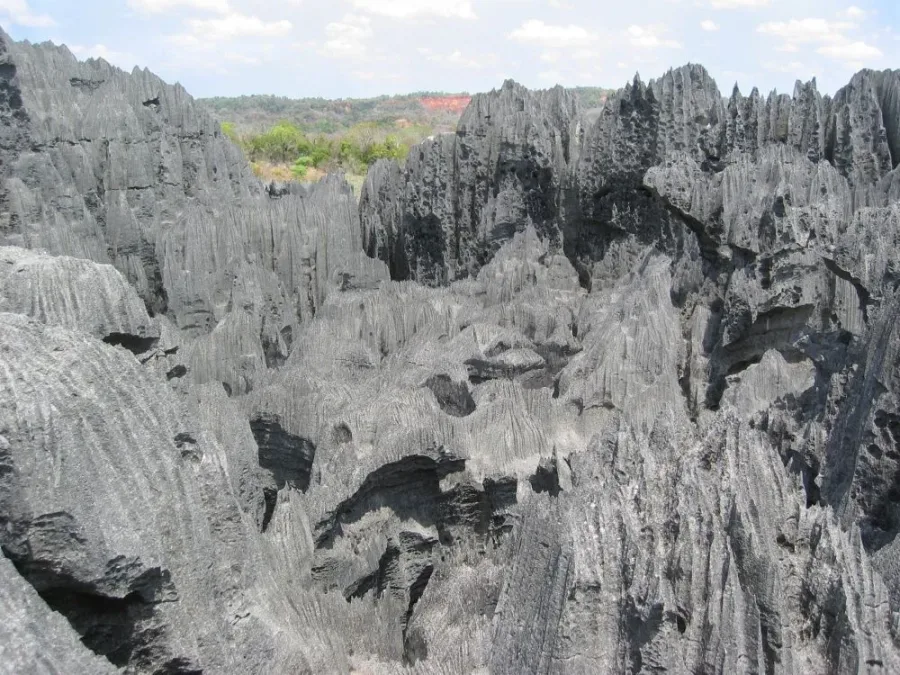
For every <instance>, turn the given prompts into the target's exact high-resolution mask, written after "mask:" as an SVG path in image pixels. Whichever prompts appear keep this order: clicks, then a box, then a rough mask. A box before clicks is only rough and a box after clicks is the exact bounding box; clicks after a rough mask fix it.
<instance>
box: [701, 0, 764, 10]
mask: <svg viewBox="0 0 900 675" xmlns="http://www.w3.org/2000/svg"><path fill="white" fill-rule="evenodd" d="M770 3H771V0H711V1H710V4H711V5H712V7H713V9H757V8H759V7H767V6H768V5H769V4H770Z"/></svg>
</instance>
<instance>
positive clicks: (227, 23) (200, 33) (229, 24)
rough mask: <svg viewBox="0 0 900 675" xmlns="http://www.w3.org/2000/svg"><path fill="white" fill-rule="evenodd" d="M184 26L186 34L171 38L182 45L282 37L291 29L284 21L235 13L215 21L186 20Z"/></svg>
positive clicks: (289, 24) (289, 23)
mask: <svg viewBox="0 0 900 675" xmlns="http://www.w3.org/2000/svg"><path fill="white" fill-rule="evenodd" d="M185 24H186V25H187V27H188V29H189V32H188V33H187V34H180V35H175V36H172V38H173V39H174V40H175V41H176V42H181V43H182V44H187V43H193V42H195V41H201V42H206V43H210V44H212V43H215V42H226V41H229V40H234V39H236V38H245V37H259V38H276V37H284V36H285V35H287V34H288V33H290V32H291V29H292V28H293V26H292V25H291V22H290V21H288V20H286V19H281V20H279V21H263V20H262V19H260V18H259V17H257V16H245V15H244V14H238V13H236V12H232V13H231V14H227V15H225V16H223V17H221V18H216V19H188V20H187V21H185Z"/></svg>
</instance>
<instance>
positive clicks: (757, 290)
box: [0, 36, 900, 675]
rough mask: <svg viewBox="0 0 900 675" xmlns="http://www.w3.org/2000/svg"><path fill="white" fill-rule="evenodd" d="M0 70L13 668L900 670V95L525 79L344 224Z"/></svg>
mask: <svg viewBox="0 0 900 675" xmlns="http://www.w3.org/2000/svg"><path fill="white" fill-rule="evenodd" d="M2 44H3V63H2V68H0V75H2V77H3V86H2V87H0V96H2V102H3V103H2V107H3V116H4V117H3V124H2V125H0V134H2V143H0V159H2V163H0V166H2V171H3V172H4V173H3V188H2V189H3V192H2V195H3V202H2V208H0V215H2V218H3V221H2V222H3V225H2V228H0V233H2V237H3V239H2V243H4V244H5V246H3V247H2V248H0V366H2V367H0V551H2V554H3V555H2V559H0V563H2V564H0V576H2V577H3V583H2V584H0V606H2V607H3V608H5V611H4V616H5V617H8V619H7V620H6V621H4V622H0V624H2V625H0V671H3V672H10V673H14V672H15V673H20V672H48V673H49V672H72V673H81V672H85V673H87V672H104V671H107V670H108V671H110V672H112V671H113V670H115V669H117V668H118V669H121V670H123V671H124V672H134V673H138V672H148V673H196V672H201V671H202V672H209V673H232V672H235V673H236V672H240V673H245V672H249V673H264V672H265V673H267V672H308V673H330V672H334V673H343V672H367V673H369V672H371V673H423V674H424V673H471V672H491V673H511V674H512V673H516V674H518V673H598V672H599V673H603V672H615V673H619V672H623V673H645V672H658V671H661V670H666V671H669V672H676V673H733V672H747V673H765V674H766V675H768V674H770V673H796V674H798V675H799V674H800V673H810V672H816V673H819V672H822V673H846V672H866V673H890V672H895V671H898V670H900V646H898V642H897V630H898V616H900V615H898V611H900V569H898V567H897V560H898V551H897V544H896V534H897V531H898V529H900V511H898V504H900V497H898V494H900V492H898V490H900V487H898V475H900V473H898V471H900V466H898V463H900V445H898V442H900V421H898V420H900V405H898V396H900V376H898V363H900V354H898V350H900V336H898V335H897V330H898V329H897V318H898V313H900V300H898V298H897V287H898V283H900V270H898V267H897V262H896V255H895V252H896V250H897V247H898V245H900V241H898V239H900V205H898V198H900V193H898V185H900V181H898V178H897V175H898V174H897V171H898V170H897V169H896V165H897V163H898V161H900V156H898V154H897V152H898V151H897V147H898V142H897V141H898V138H900V136H898V134H900V130H898V120H900V98H898V96H897V85H898V78H900V74H898V73H895V72H884V73H872V72H862V73H860V74H859V75H857V76H856V77H855V78H854V80H853V81H852V82H851V84H850V85H849V86H848V87H847V88H845V89H843V90H841V91H840V92H839V93H838V94H837V95H836V96H835V97H834V98H833V99H832V98H830V97H822V96H820V95H819V94H818V93H817V91H816V89H815V85H814V83H809V84H806V85H798V87H797V89H796V90H795V92H794V95H793V97H789V96H776V95H772V96H769V97H768V98H767V99H763V98H762V97H760V96H759V94H758V93H757V92H755V91H754V92H752V93H751V94H750V96H748V97H746V98H745V97H743V96H742V95H741V94H740V92H737V91H735V92H734V93H733V94H732V96H731V98H730V99H727V100H726V99H724V98H723V97H722V96H721V95H720V94H719V92H718V89H717V87H716V85H715V83H714V82H713V81H712V80H711V78H710V77H709V76H708V75H707V74H706V72H705V71H704V70H703V69H702V68H699V67H697V66H687V67H685V68H682V69H679V70H675V71H671V72H670V73H668V74H666V75H665V76H664V77H663V78H661V79H660V80H657V81H653V82H651V83H650V84H649V85H645V84H643V83H642V82H640V81H639V80H635V81H634V82H633V83H631V84H629V85H628V86H627V87H625V88H624V89H623V90H622V91H620V92H618V93H617V94H616V95H615V96H613V97H611V98H610V100H609V101H608V102H607V105H606V106H605V107H604V108H603V109H602V110H601V111H600V112H599V113H598V114H597V113H595V114H591V115H590V116H587V115H583V114H582V113H581V112H580V111H579V110H578V107H577V105H576V104H575V103H574V101H573V100H572V99H571V98H570V97H569V95H568V94H566V93H565V92H564V91H563V90H559V89H558V90H553V91H550V92H542V93H541V92H538V93H535V92H529V91H527V90H525V89H523V88H521V87H519V86H518V85H515V84H513V83H511V82H510V83H506V84H504V86H503V88H502V89H501V90H500V91H498V92H493V93H491V94H485V95H479V96H477V97H475V98H474V99H473V101H472V104H471V105H470V107H469V109H468V110H467V112H466V114H465V115H464V117H463V121H462V123H461V125H460V129H459V131H458V133H457V134H454V135H446V136H439V137H437V138H435V139H433V140H432V141H429V142H428V143H426V144H424V145H423V146H421V147H419V148H415V149H414V150H413V152H412V153H411V155H410V158H409V160H408V162H407V163H406V165H405V166H404V167H403V168H401V167H399V166H397V165H396V164H391V163H387V162H383V163H379V164H378V165H376V166H375V167H373V169H372V170H371V172H370V174H369V177H368V179H367V181H366V185H365V188H364V193H363V195H362V201H361V203H360V205H359V210H358V211H357V208H356V205H355V203H354V202H355V200H354V199H353V196H352V194H351V193H350V191H349V188H348V187H347V186H346V184H344V183H343V181H341V180H340V179H339V178H336V177H332V178H329V179H328V180H327V181H325V182H323V183H322V184H320V185H318V186H316V187H314V188H298V189H290V190H284V189H269V190H264V189H262V187H261V186H260V185H258V184H257V183H256V182H255V181H254V180H253V179H252V178H251V177H250V176H249V175H248V173H247V171H246V166H245V164H244V163H243V161H242V160H241V159H240V157H239V156H238V155H237V154H236V151H235V149H234V148H232V147H231V146H230V145H228V144H227V143H226V142H225V141H223V140H222V139H221V137H220V134H219V133H218V129H217V126H216V124H215V122H214V121H212V120H210V119H209V118H207V117H206V116H205V115H203V114H202V113H200V112H199V111H197V110H195V108H194V106H193V103H192V101H191V99H190V98H189V97H187V95H186V94H184V92H183V91H181V90H180V89H178V88H170V87H168V86H166V85H164V84H163V83H161V82H159V81H158V80H157V79H156V78H154V77H153V76H152V75H150V74H149V73H146V72H141V71H135V72H134V73H132V74H131V75H128V74H125V73H122V72H121V71H118V70H116V69H114V68H112V67H110V66H108V65H107V64H105V63H103V62H88V63H79V62H77V61H76V60H75V59H74V58H73V57H71V55H70V54H69V53H68V52H67V51H66V50H65V49H64V48H57V47H54V46H52V45H38V46H32V45H27V44H17V43H13V42H11V41H10V40H9V39H8V38H6V37H5V36H3V39H2ZM276 197H277V198H276ZM37 249H43V250H37ZM366 254H368V255H366Z"/></svg>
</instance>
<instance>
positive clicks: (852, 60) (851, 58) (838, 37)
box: [756, 8, 883, 68]
mask: <svg viewBox="0 0 900 675" xmlns="http://www.w3.org/2000/svg"><path fill="white" fill-rule="evenodd" d="M851 9H854V8H851ZM861 11H862V10H860V12H861ZM844 14H845V16H846V15H847V13H846V11H845V12H844ZM850 14H851V15H853V16H856V17H858V16H860V14H859V13H857V12H850ZM857 27H858V26H857V24H856V23H854V22H853V21H828V20H827V19H818V18H809V19H791V20H790V21H773V22H769V23H764V24H760V25H759V26H758V27H757V29H756V30H757V31H758V32H760V33H764V34H766V35H770V36H772V37H774V38H778V39H780V40H782V41H783V43H782V44H781V45H779V46H778V47H776V49H777V50H778V51H780V52H789V53H790V52H793V53H796V52H799V51H800V50H801V49H800V46H801V45H808V46H810V47H813V48H815V51H816V53H817V54H820V55H821V56H826V57H828V58H830V59H833V60H835V61H841V62H843V63H844V64H845V65H848V66H851V67H854V68H861V67H862V66H863V65H865V63H866V62H867V61H872V60H874V59H878V58H881V57H882V56H883V54H882V52H881V50H880V49H878V47H875V46H873V45H870V44H867V43H865V42H863V41H861V40H859V39H856V38H855V37H854V38H851V37H850V36H849V35H848V33H849V32H851V31H853V30H855V29H856V28H857Z"/></svg>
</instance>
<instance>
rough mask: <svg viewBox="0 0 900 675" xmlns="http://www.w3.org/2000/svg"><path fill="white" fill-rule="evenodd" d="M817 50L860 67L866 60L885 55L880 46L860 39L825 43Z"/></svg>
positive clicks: (823, 54) (824, 54)
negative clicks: (874, 45)
mask: <svg viewBox="0 0 900 675" xmlns="http://www.w3.org/2000/svg"><path fill="white" fill-rule="evenodd" d="M816 51H817V52H818V53H819V54H821V55H822V56H827V57H829V58H832V59H835V60H836V61H844V62H846V63H848V64H850V65H853V66H856V67H860V68H861V67H863V65H865V63H866V61H871V60H874V59H878V58H881V57H882V56H883V54H882V53H881V50H880V49H878V47H873V46H872V45H868V44H866V43H865V42H860V41H857V42H842V43H838V44H831V45H825V46H824V47H819V48H818V49H817V50H816Z"/></svg>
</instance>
